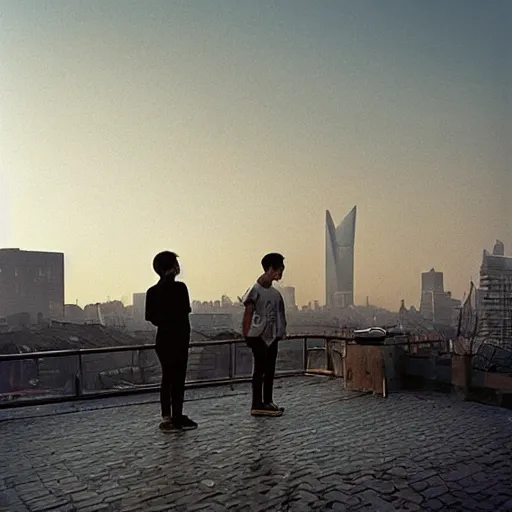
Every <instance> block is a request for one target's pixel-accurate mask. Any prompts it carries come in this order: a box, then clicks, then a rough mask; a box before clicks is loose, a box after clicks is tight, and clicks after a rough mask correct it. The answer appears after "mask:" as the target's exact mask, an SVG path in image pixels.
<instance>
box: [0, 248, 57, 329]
mask: <svg viewBox="0 0 512 512" xmlns="http://www.w3.org/2000/svg"><path fill="white" fill-rule="evenodd" d="M20 313H27V314H29V315H30V321H31V322H32V323H36V322H37V321H38V319H39V318H44V319H50V318H56V319H61V318H62V317H63V316H64V254H62V253H54V252H40V251H22V250H20V249H0V317H9V316H12V315H18V314H20Z"/></svg>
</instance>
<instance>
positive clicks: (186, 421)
mask: <svg viewBox="0 0 512 512" xmlns="http://www.w3.org/2000/svg"><path fill="white" fill-rule="evenodd" d="M175 421H176V423H177V424H178V425H179V426H180V428H181V429H182V430H195V429H196V428H197V423H196V422H195V421H192V420H191V419H190V418H189V417H188V416H181V417H180V418H177V419H176V420H175Z"/></svg>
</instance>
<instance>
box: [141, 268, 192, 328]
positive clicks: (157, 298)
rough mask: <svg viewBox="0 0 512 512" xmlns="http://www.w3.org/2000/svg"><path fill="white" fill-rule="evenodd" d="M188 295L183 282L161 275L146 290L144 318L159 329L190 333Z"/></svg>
mask: <svg viewBox="0 0 512 512" xmlns="http://www.w3.org/2000/svg"><path fill="white" fill-rule="evenodd" d="M190 312H191V308H190V297H189V294H188V288H187V285H186V284H185V283H182V282H181V281H175V280H174V279H173V278H172V277H171V276H168V277H163V278H162V279H160V281H159V282H158V283H157V284H156V285H154V286H152V287H151V288H150V289H149V290H148V291H147V292H146V320H147V321H148V322H151V323H152V324H153V325H155V326H157V327H158V330H159V331H165V332H168V333H169V334H176V335H179V336H189V335H190V319H189V314H190Z"/></svg>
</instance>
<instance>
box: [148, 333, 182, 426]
mask: <svg viewBox="0 0 512 512" xmlns="http://www.w3.org/2000/svg"><path fill="white" fill-rule="evenodd" d="M166 338H167V336H166ZM180 338H181V339H180ZM188 346H189V338H188V337H183V336H182V337H176V338H174V339H162V336H160V339H159V337H158V335H157V344H156V354H157V356H158V359H159V360H160V365H161V366H162V383H161V386H160V406H161V409H162V417H164V416H172V417H173V418H179V417H180V416H182V415H183V401H184V400H185V380H186V378H187V364H188ZM171 402H172V415H171Z"/></svg>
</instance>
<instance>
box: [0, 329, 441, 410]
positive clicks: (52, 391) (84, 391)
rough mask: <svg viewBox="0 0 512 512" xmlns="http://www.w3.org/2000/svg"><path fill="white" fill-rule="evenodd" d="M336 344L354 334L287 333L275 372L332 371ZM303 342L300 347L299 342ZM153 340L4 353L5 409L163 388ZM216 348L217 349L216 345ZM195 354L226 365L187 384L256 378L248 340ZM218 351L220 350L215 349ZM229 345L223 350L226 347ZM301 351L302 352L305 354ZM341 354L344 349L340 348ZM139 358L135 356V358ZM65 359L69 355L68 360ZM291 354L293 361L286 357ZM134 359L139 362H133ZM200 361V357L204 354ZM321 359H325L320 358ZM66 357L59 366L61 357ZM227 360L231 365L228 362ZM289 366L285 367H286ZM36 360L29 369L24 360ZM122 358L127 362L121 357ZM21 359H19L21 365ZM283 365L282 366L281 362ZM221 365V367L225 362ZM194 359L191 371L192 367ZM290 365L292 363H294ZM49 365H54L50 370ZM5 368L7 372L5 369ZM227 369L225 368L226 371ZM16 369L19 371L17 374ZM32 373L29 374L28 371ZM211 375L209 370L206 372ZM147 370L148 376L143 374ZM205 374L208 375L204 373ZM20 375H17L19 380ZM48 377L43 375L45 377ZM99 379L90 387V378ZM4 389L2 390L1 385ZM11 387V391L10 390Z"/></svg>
mask: <svg viewBox="0 0 512 512" xmlns="http://www.w3.org/2000/svg"><path fill="white" fill-rule="evenodd" d="M319 341H321V342H322V344H321V346H318V344H317V346H311V345H312V344H314V343H315V342H319ZM331 342H341V343H342V347H341V354H340V357H342V358H343V357H344V354H345V353H346V352H345V351H346V347H347V345H348V344H352V343H354V340H353V338H350V337H344V336H337V335H333V336H328V335H325V334H324V335H307V336H305V335H292V336H288V337H287V338H286V339H285V340H283V341H282V342H281V347H280V351H279V357H278V367H277V371H276V377H288V376H297V375H305V374H310V373H311V374H314V373H317V374H323V375H325V374H326V373H327V374H332V373H333V372H332V368H331V367H330V366H332V361H331V360H330V357H331V356H332V354H331V351H330V350H328V348H329V346H330V343H331ZM438 343H446V342H445V341H443V340H434V339H428V340H427V339H422V340H420V339H411V338H408V337H401V338H400V339H395V340H394V341H393V345H402V346H404V349H405V350H406V351H407V352H409V353H411V352H414V350H411V348H412V347H414V346H418V347H421V346H422V345H427V344H428V345H436V344H438ZM297 345H298V346H297ZM154 348H155V345H154V344H143V345H124V346H117V347H98V348H87V349H66V350H48V351H40V352H26V353H15V354H0V409H1V408H9V407H16V406H26V405H34V404H37V405H41V404H48V403H56V402H63V401H71V400H78V399H93V398H100V397H106V396H117V395H123V394H135V393H141V392H154V391H156V390H158V389H159V386H160V383H159V377H160V368H159V364H158V360H157V358H156V356H155V353H154ZM212 348H213V349H214V350H213V351H212V350H211V349H212ZM190 349H191V354H193V353H194V350H195V351H196V355H197V353H198V351H197V349H203V353H204V351H206V352H207V353H208V354H207V355H210V356H214V357H216V355H218V352H219V351H220V352H222V358H221V363H222V365H224V366H225V368H224V370H225V373H224V375H222V376H221V377H219V376H214V377H212V376H208V375H206V376H204V374H205V372H204V371H201V368H200V364H199V368H198V369H197V372H196V373H197V375H196V376H195V378H189V379H187V387H188V388H194V387H205V386H214V385H223V384H235V383H241V382H248V381H250V380H251V369H249V370H248V371H245V372H244V371H243V370H242V371H240V368H239V365H238V364H237V363H238V362H239V361H238V358H239V357H241V356H244V353H245V358H244V357H242V359H245V363H246V364H247V363H248V361H249V362H251V365H252V358H251V353H250V349H249V348H248V347H247V346H246V343H245V340H244V339H228V340H216V341H201V342H191V343H190ZM215 349H217V350H215ZM223 349H224V350H223ZM300 352H302V353H300ZM322 352H323V363H322V366H324V367H323V368H310V367H309V366H310V356H312V355H315V354H317V355H318V354H321V353H322ZM337 352H338V353H339V352H340V351H339V350H338V351H337ZM128 353H131V355H132V357H131V361H125V362H124V366H122V365H121V368H113V367H112V363H114V360H113V359H112V358H110V359H109V358H108V356H113V355H115V354H118V355H119V356H120V357H121V356H122V355H126V354H128ZM141 355H144V357H142V359H144V358H147V360H145V361H143V363H142V364H141ZM91 356H97V358H96V360H94V361H92V364H90V366H91V367H90V368H89V367H88V365H87V364H86V363H87V359H88V358H91ZM102 356H106V357H107V359H106V360H105V359H102ZM134 356H135V357H134ZM65 358H68V359H67V360H66V359H65ZM151 358H152V359H153V361H152V362H153V365H152V366H148V367H147V368H146V367H145V366H144V362H146V363H147V362H151ZM287 358H288V359H287ZM134 359H135V360H136V361H134ZM199 359H200V361H199V362H200V363H201V355H199ZM321 359H322V357H321ZM59 360H60V361H61V363H60V364H58V361H59ZM226 360H227V365H226ZM283 361H284V366H288V368H281V366H283ZM24 362H25V363H27V362H29V363H31V366H30V364H29V367H28V368H26V367H25V366H24V365H23V363H24ZM121 362H122V361H121ZM121 362H120V361H116V363H118V364H120V363H121ZM16 363H19V364H18V365H16ZM102 363H105V364H106V366H105V365H104V366H103V369H102V367H101V364H102ZM280 363H281V364H280ZM54 364H56V369H55V368H54V369H53V370H52V365H54ZM222 365H221V366H222ZM190 366H191V365H190V359H189V369H190ZM290 366H291V367H290ZM48 367H49V368H48ZM6 368H7V370H8V371H6ZM45 368H46V373H47V374H49V378H48V375H47V376H46V377H47V383H48V380H49V381H50V382H51V380H52V379H51V378H52V376H53V377H54V378H55V379H56V380H57V381H59V382H60V383H58V384H57V385H55V384H54V385H53V386H48V385H46V386H45V385H44V383H43V385H41V376H42V375H43V376H44V374H45ZM126 369H131V370H134V369H135V370H136V369H138V370H139V372H140V374H141V375H140V379H139V380H140V381H141V382H127V383H126V384H124V385H123V384H122V382H123V378H122V376H121V377H120V376H119V375H118V374H116V375H117V378H116V375H114V377H112V376H111V375H110V374H111V373H114V374H115V372H120V371H121V370H126ZM217 370H218V369H217V368H213V370H212V371H213V372H214V373H218V371H217ZM30 371H32V374H33V378H32V379H30ZM221 371H222V370H221ZM16 372H18V374H17V375H16ZM24 373H29V375H28V376H26V375H23V374H24ZM145 373H150V374H151V376H152V377H153V382H146V380H147V376H146V375H145ZM206 373H207V372H206ZM143 374H144V375H143ZM201 374H203V376H201ZM105 376H107V378H109V377H110V380H111V381H112V385H111V386H110V387H109V386H106V385H105V384H104V383H101V385H100V386H99V389H98V386H97V385H96V381H97V380H98V378H99V379H100V380H101V378H103V377H105ZM16 377H17V378H16ZM9 379H11V381H15V380H17V381H18V383H22V382H23V381H25V382H28V381H29V380H32V384H29V385H28V386H23V385H20V384H18V385H13V383H12V382H11V384H9ZM43 380H44V379H43ZM93 380H94V383H93V384H92V385H91V381H93ZM2 388H3V389H2ZM6 388H7V389H6Z"/></svg>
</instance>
